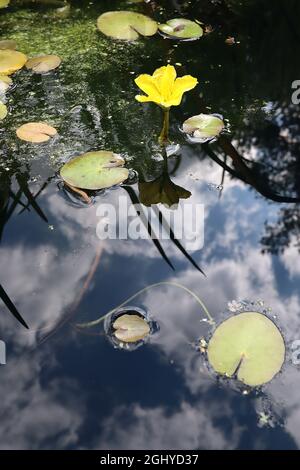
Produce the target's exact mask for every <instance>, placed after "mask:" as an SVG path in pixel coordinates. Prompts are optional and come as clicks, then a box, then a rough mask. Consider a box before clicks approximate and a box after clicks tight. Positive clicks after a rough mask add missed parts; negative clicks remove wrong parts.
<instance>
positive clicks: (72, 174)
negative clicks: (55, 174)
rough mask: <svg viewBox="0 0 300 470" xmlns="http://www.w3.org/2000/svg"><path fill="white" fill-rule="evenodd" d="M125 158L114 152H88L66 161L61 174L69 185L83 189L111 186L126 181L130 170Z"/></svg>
mask: <svg viewBox="0 0 300 470" xmlns="http://www.w3.org/2000/svg"><path fill="white" fill-rule="evenodd" d="M124 163H125V162H124V160H123V158H121V157H120V156H119V155H116V154H115V153H113V152H109V151H105V150H101V151H98V152H88V153H85V154H83V155H80V156H79V157H76V158H74V159H73V160H71V161H69V162H68V163H66V164H65V165H64V166H63V167H62V169H61V170H60V176H61V177H62V179H63V180H64V181H65V182H66V183H67V184H69V185H71V186H74V187H76V188H81V189H89V190H99V189H103V188H110V187H111V186H114V185H116V184H120V183H122V182H123V181H125V180H126V179H127V178H128V176H129V171H128V170H127V169H126V168H123V165H124Z"/></svg>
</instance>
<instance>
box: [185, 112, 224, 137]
mask: <svg viewBox="0 0 300 470" xmlns="http://www.w3.org/2000/svg"><path fill="white" fill-rule="evenodd" d="M224 127H225V125H224V122H223V120H222V119H221V116H218V115H215V114H198V115H197V116H193V117H191V118H189V119H187V120H186V121H184V123H183V126H182V130H183V132H184V133H185V134H188V135H189V136H190V137H191V138H192V140H195V141H197V142H206V141H207V140H211V139H213V138H215V137H217V136H218V135H219V134H220V133H221V132H222V130H223V129H224Z"/></svg>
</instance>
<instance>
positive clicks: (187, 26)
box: [158, 18, 204, 40]
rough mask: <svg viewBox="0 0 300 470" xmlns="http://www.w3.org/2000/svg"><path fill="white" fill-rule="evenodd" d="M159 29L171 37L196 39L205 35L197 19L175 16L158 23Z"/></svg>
mask: <svg viewBox="0 0 300 470" xmlns="http://www.w3.org/2000/svg"><path fill="white" fill-rule="evenodd" d="M158 29H159V31H160V32H161V33H162V34H163V35H165V36H168V37H170V38H174V39H183V40H184V39H185V40H195V39H199V38H200V37H201V36H203V33H204V31H203V28H202V27H201V26H200V24H199V23H196V22H195V21H191V20H187V19H185V18H174V19H173V20H169V21H167V22H166V23H164V24H159V25H158Z"/></svg>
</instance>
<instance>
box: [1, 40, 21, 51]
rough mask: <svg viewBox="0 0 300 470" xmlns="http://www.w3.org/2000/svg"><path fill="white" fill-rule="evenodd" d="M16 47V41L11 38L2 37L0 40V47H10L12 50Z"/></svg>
mask: <svg viewBox="0 0 300 470" xmlns="http://www.w3.org/2000/svg"><path fill="white" fill-rule="evenodd" d="M16 47H17V43H16V41H14V40H13V39H2V41H0V49H10V50H12V51H14V50H15V49H16Z"/></svg>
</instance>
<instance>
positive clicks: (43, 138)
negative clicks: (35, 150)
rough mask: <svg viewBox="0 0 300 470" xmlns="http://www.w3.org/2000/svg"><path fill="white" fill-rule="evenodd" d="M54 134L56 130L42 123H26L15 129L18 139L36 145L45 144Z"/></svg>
mask: <svg viewBox="0 0 300 470" xmlns="http://www.w3.org/2000/svg"><path fill="white" fill-rule="evenodd" d="M56 134H57V130H56V129H54V127H51V126H49V125H48V124H46V123H44V122H28V123H27V124H23V126H21V127H19V128H18V129H17V136H18V137H19V139H21V140H25V141H26V142H32V143H36V144H38V143H41V142H47V141H48V140H49V139H50V137H53V136H54V135H56Z"/></svg>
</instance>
